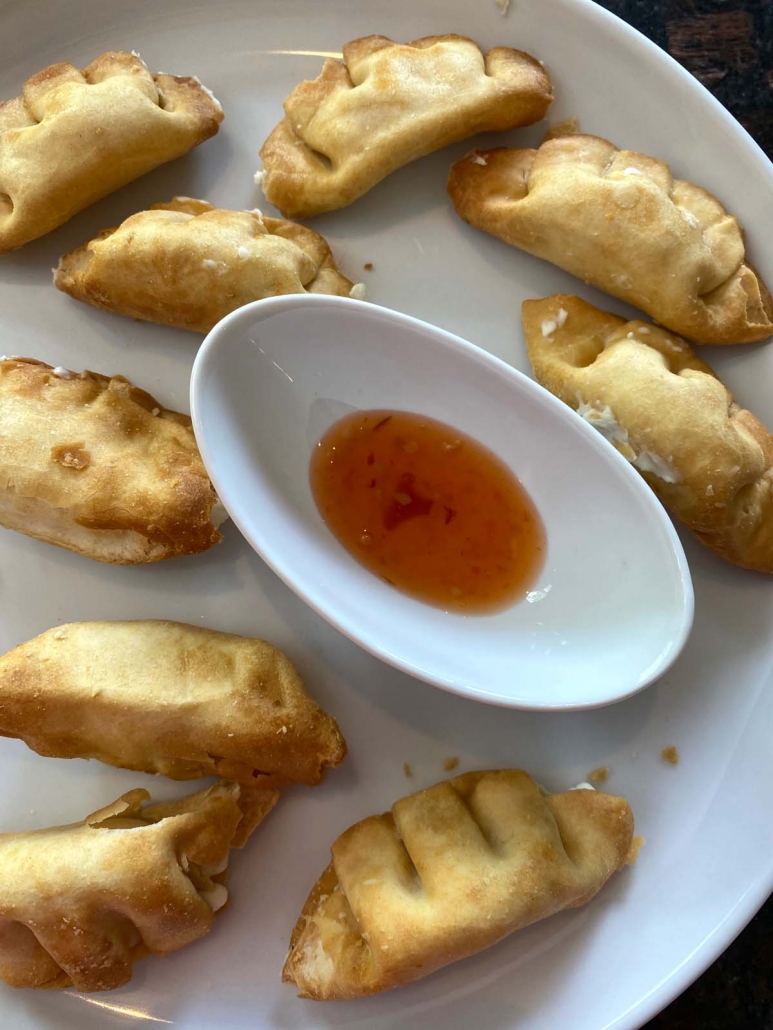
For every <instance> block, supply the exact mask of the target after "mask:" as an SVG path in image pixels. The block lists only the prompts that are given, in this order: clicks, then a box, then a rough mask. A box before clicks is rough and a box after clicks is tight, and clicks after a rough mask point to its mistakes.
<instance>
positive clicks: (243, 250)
mask: <svg viewBox="0 0 773 1030" xmlns="http://www.w3.org/2000/svg"><path fill="white" fill-rule="evenodd" d="M236 253H237V254H238V255H239V257H240V258H248V257H249V256H250V251H249V248H248V247H237V248H236Z"/></svg>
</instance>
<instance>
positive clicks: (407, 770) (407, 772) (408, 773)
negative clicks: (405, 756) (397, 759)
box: [403, 762, 413, 776]
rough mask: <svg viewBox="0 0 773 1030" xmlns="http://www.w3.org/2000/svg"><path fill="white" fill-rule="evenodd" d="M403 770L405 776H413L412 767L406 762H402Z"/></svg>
mask: <svg viewBox="0 0 773 1030" xmlns="http://www.w3.org/2000/svg"><path fill="white" fill-rule="evenodd" d="M403 772H404V773H405V775H406V776H413V769H411V767H410V765H409V763H408V762H403Z"/></svg>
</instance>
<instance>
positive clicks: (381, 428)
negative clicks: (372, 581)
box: [310, 411, 546, 615]
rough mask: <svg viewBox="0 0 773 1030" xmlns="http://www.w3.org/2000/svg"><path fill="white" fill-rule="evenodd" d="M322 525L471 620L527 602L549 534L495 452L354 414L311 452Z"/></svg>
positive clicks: (401, 418) (439, 426)
mask: <svg viewBox="0 0 773 1030" xmlns="http://www.w3.org/2000/svg"><path fill="white" fill-rule="evenodd" d="M310 479H311V489H312V492H313V494H314V499H315V501H316V503H317V507H318V508H319V511H320V514H321V515H322V518H323V519H324V520H325V522H326V523H327V526H328V528H329V529H330V530H331V532H332V533H333V534H334V535H335V536H336V537H337V538H338V540H339V542H340V543H341V544H342V545H343V546H344V547H345V548H346V549H347V550H348V551H349V552H350V553H351V554H352V555H353V556H354V557H355V558H356V559H357V560H358V561H359V562H360V563H361V564H362V565H364V566H365V567H366V568H368V569H370V571H371V572H374V573H375V574H376V575H378V576H380V577H381V578H382V579H385V580H386V581H387V582H388V583H390V584H391V585H392V586H394V587H397V589H399V590H402V591H404V592H405V593H407V594H410V595H411V596H412V597H415V598H418V599H419V600H421V601H425V602H427V603H428V604H431V605H435V606H437V607H441V608H445V609H446V610H448V611H455V612H462V613H464V614H468V615H474V614H485V613H490V612H495V611H499V610H501V609H502V608H505V607H507V606H509V605H510V604H512V603H514V602H515V601H518V600H520V599H522V598H523V597H524V596H525V594H526V592H527V591H528V589H529V588H530V587H531V586H532V585H533V583H534V580H535V577H536V576H537V575H538V573H539V571H540V569H541V568H542V565H543V563H544V559H545V549H546V541H545V531H544V528H543V526H542V521H541V519H540V517H539V514H538V513H537V510H536V508H535V506H534V504H533V502H532V501H531V498H530V497H529V496H528V494H527V493H526V491H525V490H524V488H523V486H522V485H521V483H520V482H519V481H518V479H517V478H516V476H515V475H514V474H513V473H512V472H511V470H510V469H509V468H508V467H507V465H505V463H504V462H503V461H501V460H500V459H499V458H497V457H496V456H495V455H494V454H492V452H491V451H489V450H488V448H486V447H484V446H483V445H482V444H479V443H478V442H477V441H475V440H473V439H472V438H471V437H469V436H467V435H466V434H464V433H460V432H458V431H457V430H456V429H454V428H453V427H451V426H448V425H445V424H444V423H442V422H436V421H435V420H434V419H430V418H426V417H425V416H423V415H414V414H411V413H409V412H404V411H355V412H352V413H351V414H350V415H346V416H345V417H344V418H342V419H340V420H339V421H338V422H336V423H335V424H334V425H333V426H331V427H330V429H328V431H327V432H326V433H325V435H324V436H323V437H322V439H321V440H320V441H319V443H318V444H317V446H316V447H315V449H314V452H313V454H312V458H311V466H310Z"/></svg>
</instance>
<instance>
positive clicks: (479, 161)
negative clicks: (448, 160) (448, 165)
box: [470, 154, 488, 165]
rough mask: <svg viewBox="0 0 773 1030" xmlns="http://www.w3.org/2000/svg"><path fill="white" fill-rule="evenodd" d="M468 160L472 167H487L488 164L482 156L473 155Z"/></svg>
mask: <svg viewBox="0 0 773 1030" xmlns="http://www.w3.org/2000/svg"><path fill="white" fill-rule="evenodd" d="M470 160H471V161H472V163H473V164H474V165H487V164H488V161H487V160H486V158H485V157H484V156H483V154H473V155H472V157H471V158H470Z"/></svg>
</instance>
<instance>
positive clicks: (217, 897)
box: [199, 883, 228, 912]
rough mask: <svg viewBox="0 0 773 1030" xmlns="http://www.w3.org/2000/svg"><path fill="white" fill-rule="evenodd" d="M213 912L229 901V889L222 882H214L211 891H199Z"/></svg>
mask: <svg viewBox="0 0 773 1030" xmlns="http://www.w3.org/2000/svg"><path fill="white" fill-rule="evenodd" d="M199 894H200V895H201V897H202V898H203V899H204V900H205V901H206V903H207V904H208V905H209V907H210V908H211V909H212V911H213V912H217V911H218V909H221V908H222V907H223V905H225V903H226V901H228V890H227V888H226V887H224V886H223V885H222V883H213V884H212V890H211V891H199Z"/></svg>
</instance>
